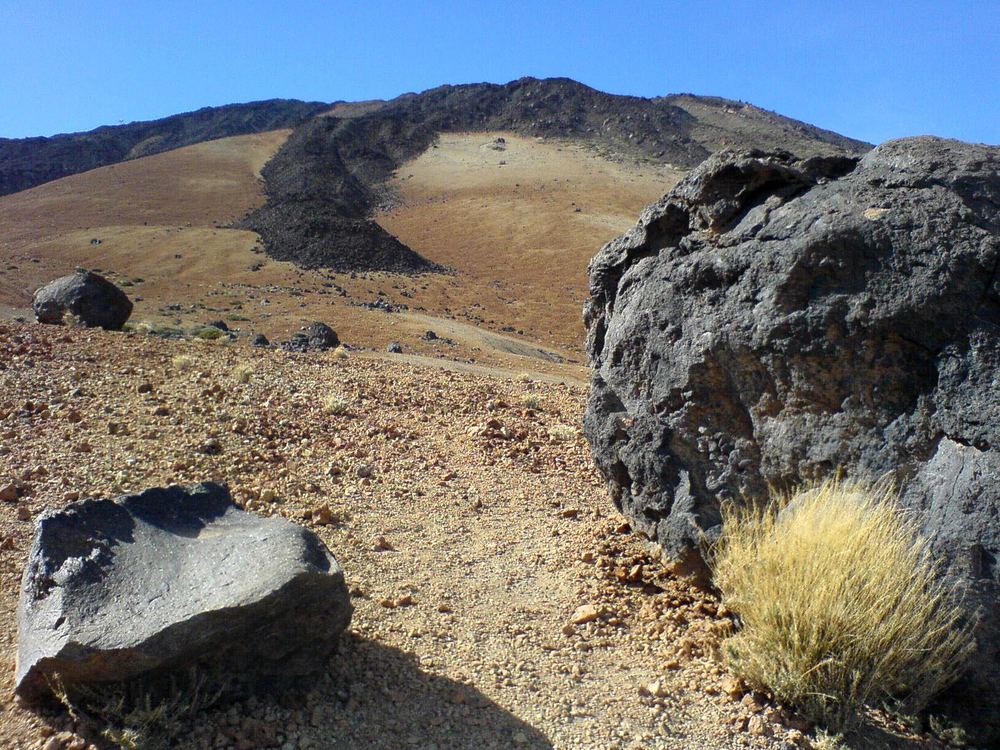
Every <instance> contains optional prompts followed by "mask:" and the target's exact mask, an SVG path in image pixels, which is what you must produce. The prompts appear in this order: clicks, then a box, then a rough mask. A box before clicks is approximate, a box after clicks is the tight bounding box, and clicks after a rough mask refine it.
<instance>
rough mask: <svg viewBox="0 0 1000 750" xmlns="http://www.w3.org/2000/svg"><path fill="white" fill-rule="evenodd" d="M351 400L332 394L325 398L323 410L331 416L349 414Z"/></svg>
mask: <svg viewBox="0 0 1000 750" xmlns="http://www.w3.org/2000/svg"><path fill="white" fill-rule="evenodd" d="M350 407H351V402H350V401H349V400H348V399H346V398H344V397H343V396H340V395H337V394H332V395H330V396H327V397H326V398H325V399H323V411H324V412H325V413H326V414H329V415H331V416H340V415H342V414H347V411H348V409H350Z"/></svg>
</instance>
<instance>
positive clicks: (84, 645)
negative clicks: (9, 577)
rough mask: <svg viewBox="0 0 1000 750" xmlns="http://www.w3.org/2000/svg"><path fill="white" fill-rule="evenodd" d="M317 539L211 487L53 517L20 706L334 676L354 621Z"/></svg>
mask: <svg viewBox="0 0 1000 750" xmlns="http://www.w3.org/2000/svg"><path fill="white" fill-rule="evenodd" d="M351 612H352V608H351V603H350V598H349V596H348V593H347V588H346V585H345V583H344V574H343V571H342V569H341V568H340V566H339V565H338V564H337V561H336V560H335V559H334V557H333V555H331V554H330V552H329V550H327V549H326V547H325V546H324V545H323V543H322V542H321V541H320V539H319V538H318V537H317V536H316V535H315V534H313V533H312V532H310V531H308V530H306V529H304V528H302V527H299V526H296V525H295V524H292V523H290V522H288V521H286V520H284V519H280V518H262V517H259V516H256V515H254V514H251V513H246V512H244V511H243V510H241V509H239V508H238V507H237V506H235V505H234V504H233V503H232V502H231V500H230V497H229V492H228V490H227V489H226V488H225V487H222V486H220V485H216V484H198V485H191V486H188V487H181V486H176V485H175V486H171V487H167V488H156V489H150V490H146V491H145V492H142V493H140V494H137V495H126V496H122V497H119V498H116V499H113V500H112V499H100V500H86V501H83V502H79V503H73V504H71V505H68V506H66V507H65V508H63V509H61V510H57V511H48V512H46V513H43V514H42V515H41V516H40V517H39V519H38V522H37V526H36V528H35V538H34V542H33V544H32V548H31V553H30V556H29V559H28V564H27V567H26V568H25V572H24V578H23V581H22V586H21V599H20V604H19V610H18V630H19V632H18V659H17V674H16V690H17V693H18V694H19V695H20V696H22V697H23V698H25V699H28V700H35V699H39V698H42V697H44V696H45V695H46V694H47V693H48V692H49V690H50V688H49V685H48V682H47V678H49V677H51V676H52V675H53V674H58V675H59V677H60V679H61V680H62V682H63V683H64V684H65V685H66V686H67V687H69V688H72V687H73V686H75V685H77V684H80V683H93V682H106V681H118V680H126V679H130V678H133V677H137V676H139V675H149V674H156V673H159V672H162V671H169V670H172V669H179V668H190V667H192V666H199V667H203V668H205V669H209V670H221V671H222V672H223V673H224V674H225V675H227V676H229V677H231V678H235V679H236V680H237V681H238V682H240V683H242V684H247V685H253V684H254V683H255V681H257V680H268V681H271V680H273V679H276V678H279V677H280V678H288V677H296V676H302V675H308V674H312V673H315V672H321V671H322V670H324V669H325V668H326V667H327V662H328V659H329V657H330V656H331V654H332V653H333V652H334V651H335V649H336V647H337V644H338V640H339V637H340V633H341V632H342V631H343V630H344V628H345V627H346V626H347V624H348V623H349V621H350V618H351Z"/></svg>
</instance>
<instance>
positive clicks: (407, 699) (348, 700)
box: [183, 633, 553, 750]
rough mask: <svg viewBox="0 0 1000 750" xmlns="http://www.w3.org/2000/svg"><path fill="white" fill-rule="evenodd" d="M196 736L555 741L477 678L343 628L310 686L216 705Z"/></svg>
mask: <svg viewBox="0 0 1000 750" xmlns="http://www.w3.org/2000/svg"><path fill="white" fill-rule="evenodd" d="M234 708H235V709H236V713H237V714H238V716H234V711H233V709H234ZM192 735H193V736H191V737H189V738H188V741H189V742H190V741H191V740H193V742H190V744H191V746H192V747H198V746H201V745H202V744H204V745H205V746H206V747H208V746H212V747H218V746H220V745H222V746H225V747H233V748H246V749H249V748H254V749H256V748H278V747H282V746H284V745H286V743H291V745H292V746H294V747H297V748H311V749H314V750H348V749H350V750H399V749H400V748H410V747H413V748H421V750H489V749H490V748H496V749H497V750H501V749H504V750H506V749H507V748H512V747H514V748H519V749H521V748H523V749H524V750H552V748H553V745H552V742H551V741H550V740H549V739H548V738H547V737H546V736H545V735H544V734H542V733H541V732H540V731H539V730H537V729H535V728H534V727H532V726H531V725H530V724H528V723H526V722H525V721H524V720H522V719H520V718H518V717H517V716H515V715H514V714H512V713H511V712H510V711H508V710H507V709H505V708H503V707H501V706H499V705H498V704H496V703H495V702H494V701H493V700H491V699H490V698H489V697H487V696H486V695H484V694H483V693H482V692H481V691H480V690H478V689H477V688H476V687H474V686H473V685H470V684H466V683H463V682H460V681H457V680H453V679H451V678H448V677H443V676H440V675H436V674H432V673H431V672H429V671H427V670H425V669H424V668H422V667H421V665H420V662H419V658H418V657H417V656H416V655H414V654H411V653H407V652H405V651H402V650H400V649H398V648H395V647H392V646H388V645H385V644H382V643H378V642H377V641H374V640H371V639H369V638H365V637H364V636H362V635H359V634H357V633H349V634H345V635H344V636H343V640H342V643H341V647H340V650H339V652H338V653H337V655H336V656H335V657H334V658H333V660H332V661H331V662H330V665H329V670H328V672H327V673H326V674H324V675H323V676H322V677H321V678H319V679H318V680H316V681H314V682H313V683H312V684H311V685H309V686H308V689H305V688H303V689H301V690H293V691H285V692H282V693H275V694H272V695H270V696H269V697H265V698H259V699H257V700H256V701H244V702H242V703H239V704H236V706H228V707H227V706H220V707H219V708H218V709H215V710H212V711H209V712H207V713H205V714H202V716H201V717H199V718H198V719H197V720H196V722H195V727H194V730H193V733H192ZM183 746H185V747H186V746H187V745H183Z"/></svg>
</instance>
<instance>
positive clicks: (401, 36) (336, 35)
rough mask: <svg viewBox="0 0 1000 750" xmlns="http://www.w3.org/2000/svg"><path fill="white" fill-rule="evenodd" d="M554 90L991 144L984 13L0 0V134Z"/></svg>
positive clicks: (776, 5)
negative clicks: (475, 90)
mask: <svg viewBox="0 0 1000 750" xmlns="http://www.w3.org/2000/svg"><path fill="white" fill-rule="evenodd" d="M525 75H532V76H538V77H545V76H569V77H571V78H575V79H577V80H580V81H582V82H584V83H586V84H588V85H590V86H594V87H595V88H599V89H602V90H605V91H610V92H613V93H627V94H637V95H641V96H655V95H660V94H667V93H676V92H692V93H697V94H712V95H717V96H725V97H729V98H733V99H741V100H744V101H749V102H752V103H754V104H757V105H759V106H761V107H765V108H767V109H771V110H775V111H777V112H780V113H782V114H785V115H789V116H791V117H795V118H798V119H801V120H805V121H807V122H811V123H813V124H816V125H820V126H822V127H826V128H830V129H832V130H837V131H839V132H841V133H844V134H846V135H850V136H854V137H856V138H862V139H865V140H869V141H873V142H879V141H883V140H886V139H888V138H895V137H901V136H905V135H916V134H924V133H933V134H937V135H945V136H951V137H956V138H962V139H964V140H971V141H980V142H987V143H993V144H996V143H1000V2H995V1H992V0H982V1H980V2H971V1H969V2H966V1H962V0H938V2H924V1H923V0H919V1H918V0H914V1H913V2H870V1H869V2H854V0H843V1H841V2H829V1H826V2H778V1H777V0H774V1H772V2H752V1H751V0H747V1H746V2H698V1H697V0H688V1H687V2H670V1H668V0H660V2H629V1H628V0H617V1H614V0H609V1H608V2H589V1H587V0H582V1H581V2H572V3H571V2H544V1H543V0H537V1H536V2H521V1H520V0H517V1H513V2H505V1H504V0H491V1H490V2H474V1H469V2H443V1H437V2H436V1H434V0H429V1H425V2H412V1H411V2H378V0H371V1H369V2H352V3H347V2H319V1H318V0H285V1H284V2H261V1H258V0H242V2H222V1H219V2H213V1H212V0H202V2H197V3H195V2H188V1H187V0H171V1H170V2H163V1H162V0H155V1H153V0H128V1H127V2H126V1H125V0H118V1H117V2H102V1H98V0H90V1H88V0H76V1H75V2H74V1H73V0H63V1H60V2H54V1H50V0H0V136H5V137H24V136H28V135H51V134H53V133H58V132H70V131H76V130H86V129H90V128H93V127H96V126H98V125H102V124H116V123H118V122H121V121H125V122H128V121H132V120H144V119H152V118H156V117H163V116H166V115H169V114H174V113H177V112H184V111H188V110H191V109H197V108H198V107H202V106H206V105H217V104H227V103H231V102H237V101H250V100H254V99H266V98H272V97H287V98H298V99H310V100H322V101H334V100H340V99H346V100H355V99H370V98H388V97H392V96H395V95H397V94H400V93H403V92H406V91H421V90H423V89H426V88H430V87H432V86H437V85H440V84H442V83H468V82H476V81H493V82H506V81H508V80H511V79H514V78H519V77H521V76H525Z"/></svg>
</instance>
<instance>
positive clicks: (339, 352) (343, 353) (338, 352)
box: [333, 346, 351, 359]
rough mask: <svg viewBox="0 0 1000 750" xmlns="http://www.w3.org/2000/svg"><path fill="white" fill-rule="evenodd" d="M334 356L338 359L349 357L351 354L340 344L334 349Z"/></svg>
mask: <svg viewBox="0 0 1000 750" xmlns="http://www.w3.org/2000/svg"><path fill="white" fill-rule="evenodd" d="M333 356H334V357H335V358H336V359H347V358H348V357H349V356H351V355H350V354H348V353H347V349H345V348H344V347H342V346H338V347H337V348H336V349H334V350H333Z"/></svg>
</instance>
